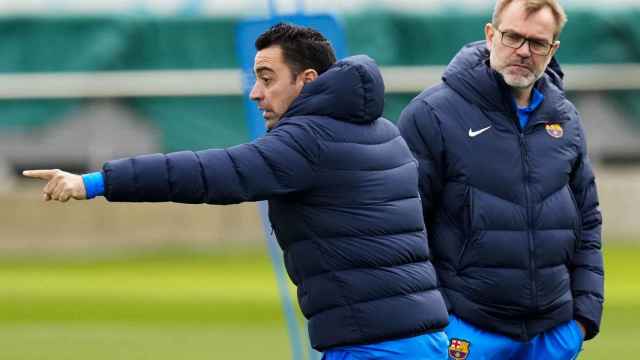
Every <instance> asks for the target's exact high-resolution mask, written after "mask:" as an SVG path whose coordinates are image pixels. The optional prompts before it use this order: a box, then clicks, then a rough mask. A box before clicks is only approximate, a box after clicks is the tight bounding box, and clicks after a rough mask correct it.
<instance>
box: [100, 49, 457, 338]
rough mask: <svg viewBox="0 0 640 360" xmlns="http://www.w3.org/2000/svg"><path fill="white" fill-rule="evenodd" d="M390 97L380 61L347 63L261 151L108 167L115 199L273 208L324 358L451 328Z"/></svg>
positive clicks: (312, 91) (242, 149)
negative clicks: (388, 107) (388, 109)
mask: <svg viewBox="0 0 640 360" xmlns="http://www.w3.org/2000/svg"><path fill="white" fill-rule="evenodd" d="M383 94H384V84H383V82H382V77H381V75H380V72H379V70H378V68H377V66H376V65H375V63H374V62H373V61H372V60H371V59H369V58H368V57H366V56H356V57H351V58H347V59H345V60H343V61H340V62H338V63H337V64H335V65H334V66H333V67H332V68H331V69H329V70H328V71H327V72H325V73H324V74H322V75H321V76H319V77H318V78H317V79H316V80H315V81H313V82H311V83H309V84H307V85H306V86H305V87H304V88H303V90H302V93H301V94H300V95H299V96H298V97H297V98H296V99H295V100H294V102H293V103H292V104H291V106H290V108H289V110H288V111H287V113H286V114H285V115H284V117H283V118H282V119H281V120H280V121H279V122H278V124H277V126H276V127H274V128H273V129H272V130H271V131H270V132H269V133H267V134H266V135H265V136H263V137H262V138H260V139H258V140H256V141H254V142H252V143H249V144H243V145H239V146H235V147H232V148H228V149H220V150H206V151H198V152H178V153H172V154H168V155H161V154H156V155H147V156H140V157H135V158H131V159H123V160H117V161H112V162H109V163H107V164H105V166H104V169H103V173H104V176H105V186H106V197H107V199H108V200H110V201H174V202H182V203H210V204H232V203H239V202H243V201H258V200H269V217H270V219H271V222H272V225H273V228H274V230H275V233H276V235H277V238H278V242H279V243H280V246H281V248H282V250H283V252H284V258H285V265H286V268H287V271H288V273H289V276H290V278H291V280H292V281H293V282H294V283H295V284H296V285H297V287H298V301H299V304H300V307H301V309H302V312H303V313H304V315H305V316H306V317H307V318H308V319H309V335H310V338H311V343H312V345H313V347H314V348H316V349H318V350H324V349H327V348H332V347H336V346H341V345H350V344H361V343H372V342H378V341H383V340H388V339H393V338H401V337H408V336H412V335H417V334H421V333H425V332H430V331H435V330H438V329H442V328H443V327H444V326H446V323H447V312H446V307H445V304H444V300H443V299H442V297H441V295H440V293H439V291H438V290H437V283H436V277H435V270H434V268H433V266H432V264H431V263H430V261H429V252H428V246H427V243H426V236H425V232H424V224H423V220H422V211H421V207H420V198H419V192H418V170H417V163H416V161H415V160H414V159H413V157H412V156H411V152H410V150H409V148H408V147H407V145H406V143H405V141H404V140H403V139H402V137H401V136H400V133H399V132H398V130H397V128H396V127H395V126H394V125H393V124H392V123H391V122H389V121H387V120H385V119H383V118H381V117H380V116H381V114H382V110H383ZM203 226H206V224H203ZM213 231H215V229H213Z"/></svg>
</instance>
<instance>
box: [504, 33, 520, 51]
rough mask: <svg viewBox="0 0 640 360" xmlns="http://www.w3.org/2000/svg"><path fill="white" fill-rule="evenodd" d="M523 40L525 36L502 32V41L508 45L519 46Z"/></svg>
mask: <svg viewBox="0 0 640 360" xmlns="http://www.w3.org/2000/svg"><path fill="white" fill-rule="evenodd" d="M523 42H524V38H523V37H522V36H520V35H518V34H515V33H510V32H505V33H502V43H503V44H504V45H506V46H508V47H512V48H519V47H520V46H522V43H523Z"/></svg>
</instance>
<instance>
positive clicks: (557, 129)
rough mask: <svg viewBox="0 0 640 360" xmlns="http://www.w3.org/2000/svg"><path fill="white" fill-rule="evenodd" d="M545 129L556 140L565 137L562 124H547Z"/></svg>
mask: <svg viewBox="0 0 640 360" xmlns="http://www.w3.org/2000/svg"><path fill="white" fill-rule="evenodd" d="M545 128H546V129H547V133H548V134H549V135H551V136H552V137H554V138H556V139H560V138H561V137H562V136H563V135H564V130H563V129H562V126H560V124H547V125H546V126H545Z"/></svg>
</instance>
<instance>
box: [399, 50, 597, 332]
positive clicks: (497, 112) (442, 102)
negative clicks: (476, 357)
mask: <svg viewBox="0 0 640 360" xmlns="http://www.w3.org/2000/svg"><path fill="white" fill-rule="evenodd" d="M488 58H489V52H488V50H487V48H486V45H485V43H484V42H478V43H473V44H470V45H468V46H466V47H465V48H463V49H462V51H460V53H459V54H458V55H457V56H456V57H455V58H454V59H453V60H452V62H451V64H450V65H449V66H448V68H447V70H446V72H445V74H444V77H443V81H444V82H443V83H442V84H440V85H437V86H435V87H433V88H431V89H427V90H425V91H424V92H423V93H422V94H420V95H419V96H418V97H416V98H415V99H414V100H413V101H412V102H411V103H410V105H408V107H407V108H406V109H405V111H404V112H403V113H402V115H401V119H400V123H399V127H400V131H401V133H402V135H403V137H404V138H405V139H406V140H407V142H408V144H409V147H410V148H411V149H412V151H413V152H414V154H415V156H416V157H417V158H418V160H419V163H420V189H421V193H422V201H423V207H424V219H425V222H426V224H427V232H428V234H429V244H430V246H431V250H432V253H433V261H434V265H435V266H436V269H437V272H438V277H439V280H440V283H441V286H442V289H441V290H442V293H443V295H444V297H445V299H446V300H447V304H448V306H449V308H450V309H451V311H452V312H453V313H454V314H456V315H458V316H459V317H461V318H462V319H464V320H466V321H468V322H471V323H473V324H476V325H478V326H480V327H482V328H484V329H488V330H490V331H494V332H499V333H503V334H506V335H508V336H511V337H513V338H516V339H520V340H528V339H531V338H532V337H534V336H535V335H537V334H539V333H541V332H544V331H546V330H549V329H551V328H553V327H555V326H556V325H559V324H560V323H562V322H565V321H568V320H571V319H578V320H580V321H581V323H582V324H584V325H585V326H586V330H587V334H586V338H587V339H589V338H591V337H593V336H595V335H596V333H597V332H598V328H599V325H600V318H601V314H602V303H603V276H604V274H603V263H602V253H601V249H600V245H601V242H600V236H601V223H602V219H601V215H600V212H599V210H598V198H597V194H596V186H595V182H594V175H593V173H592V170H591V165H590V163H589V160H588V158H587V150H586V145H585V137H584V132H583V130H582V127H581V124H580V120H579V117H578V113H577V111H576V109H575V108H574V106H573V105H572V104H571V103H570V102H569V101H568V100H567V99H566V98H565V96H564V93H563V90H562V80H561V77H562V72H561V71H560V68H559V66H558V64H557V63H556V62H555V60H553V61H552V64H551V65H550V66H549V67H548V69H547V71H546V73H545V75H544V76H543V78H541V79H540V80H539V81H538V82H537V84H536V87H537V89H538V90H539V91H540V92H542V93H543V95H544V101H543V103H542V105H541V106H540V107H539V108H538V109H537V110H536V111H535V112H534V113H533V114H532V116H531V118H530V119H529V123H528V124H527V126H526V127H525V128H524V129H523V130H522V131H521V130H520V128H519V125H518V118H517V115H516V108H515V103H514V101H513V99H512V97H511V93H510V90H509V88H508V86H507V85H506V84H505V82H504V80H503V79H502V76H501V75H499V74H498V73H497V72H495V71H493V70H492V69H491V68H490V67H489V65H488Z"/></svg>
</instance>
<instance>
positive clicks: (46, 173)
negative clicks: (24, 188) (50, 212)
mask: <svg viewBox="0 0 640 360" xmlns="http://www.w3.org/2000/svg"><path fill="white" fill-rule="evenodd" d="M22 175H24V176H28V177H31V178H36V179H42V180H47V185H45V187H44V189H42V194H43V198H44V200H45V201H49V200H58V201H61V202H67V201H68V200H69V199H71V198H73V199H76V200H84V199H86V198H87V191H86V189H85V188H84V181H82V176H80V175H76V174H72V173H68V172H66V171H62V170H58V169H55V170H25V171H23V172H22Z"/></svg>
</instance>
